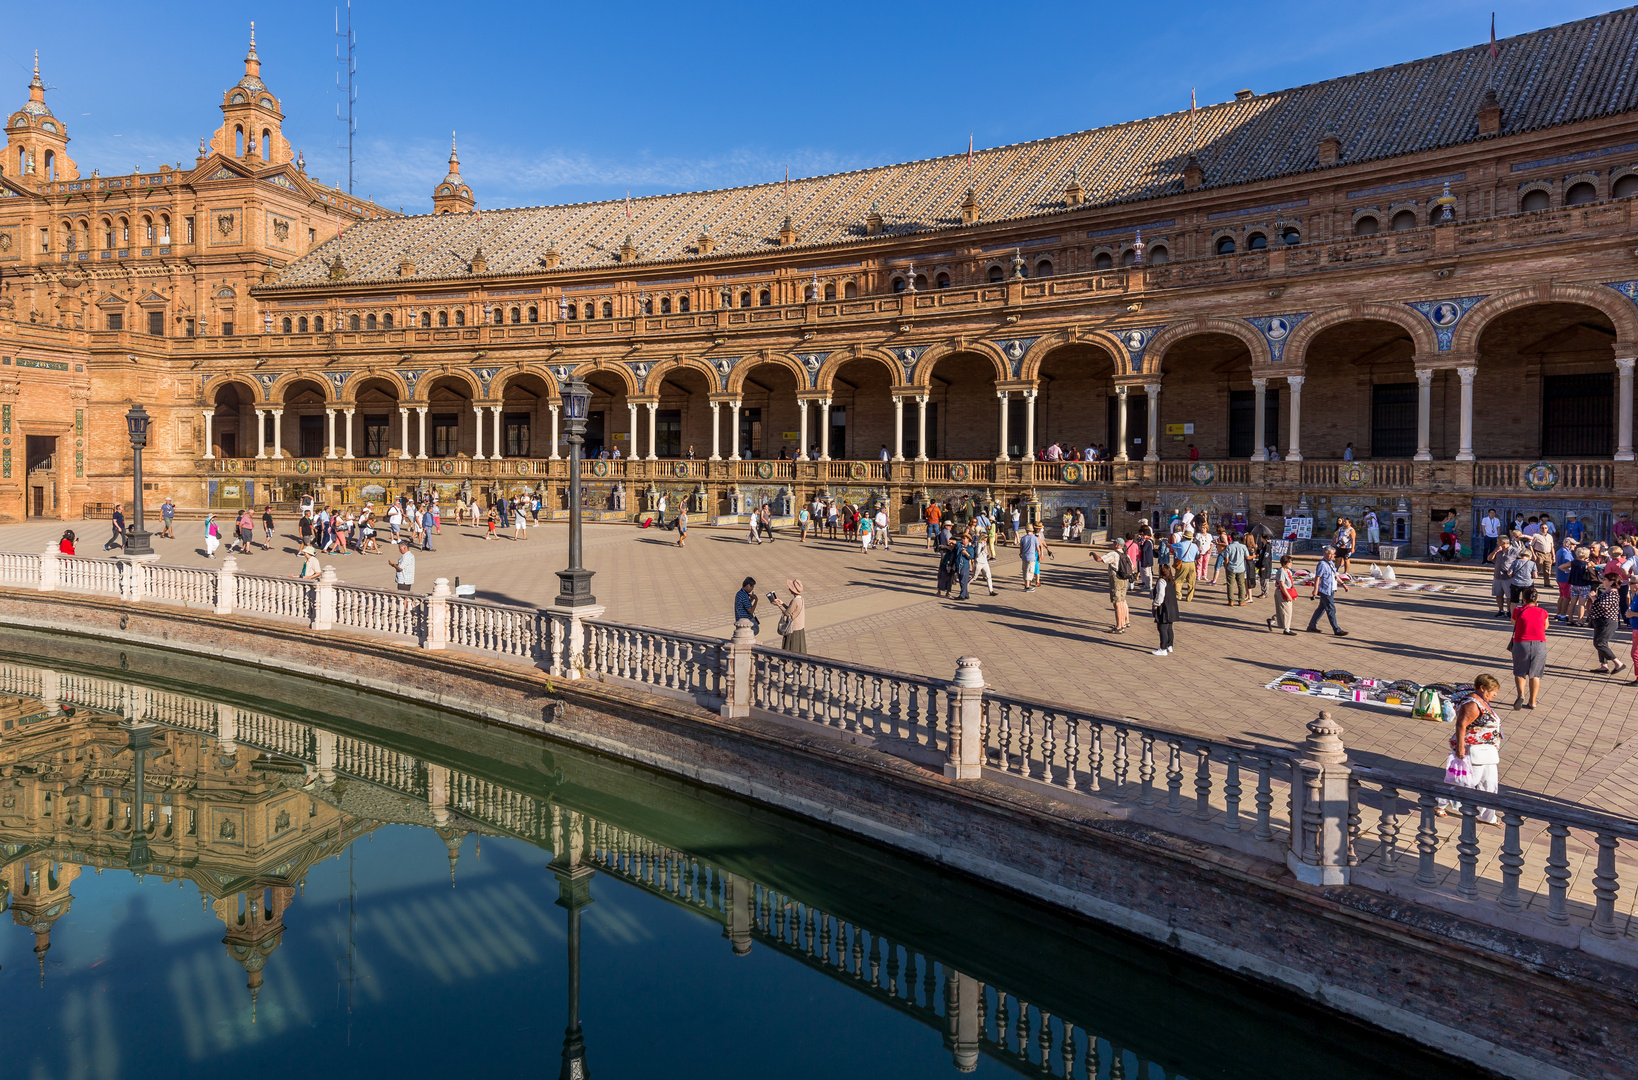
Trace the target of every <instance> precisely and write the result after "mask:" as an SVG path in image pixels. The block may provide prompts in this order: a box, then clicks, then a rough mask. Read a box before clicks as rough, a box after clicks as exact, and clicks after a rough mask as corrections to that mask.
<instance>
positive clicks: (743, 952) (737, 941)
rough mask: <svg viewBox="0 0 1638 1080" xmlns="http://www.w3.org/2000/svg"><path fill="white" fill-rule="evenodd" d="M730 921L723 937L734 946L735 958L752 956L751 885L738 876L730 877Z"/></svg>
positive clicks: (723, 932)
mask: <svg viewBox="0 0 1638 1080" xmlns="http://www.w3.org/2000/svg"><path fill="white" fill-rule="evenodd" d="M727 887H728V897H727V900H728V903H727V908H728V912H727V914H728V919H727V921H726V922H724V923H723V927H722V936H723V937H725V938H727V939H728V941H729V943H730V944H731V945H732V946H733V950H734V955H735V956H749V955H751V883H750V882H749V881H746V880H745V879H744V878H742V877H740V876H739V875H738V874H729V875H728V885H727Z"/></svg>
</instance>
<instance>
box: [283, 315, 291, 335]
mask: <svg viewBox="0 0 1638 1080" xmlns="http://www.w3.org/2000/svg"><path fill="white" fill-rule="evenodd" d="M284 332H285V333H287V334H288V333H289V332H290V318H289V316H286V317H285V320H284Z"/></svg>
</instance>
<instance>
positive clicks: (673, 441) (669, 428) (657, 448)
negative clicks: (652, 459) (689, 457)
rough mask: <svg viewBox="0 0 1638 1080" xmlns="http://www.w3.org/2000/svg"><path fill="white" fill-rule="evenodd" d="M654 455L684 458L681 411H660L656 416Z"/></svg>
mask: <svg viewBox="0 0 1638 1080" xmlns="http://www.w3.org/2000/svg"><path fill="white" fill-rule="evenodd" d="M654 453H655V454H656V455H658V456H659V457H663V458H680V457H682V410H681V409H660V410H659V411H657V412H656V413H655V414H654Z"/></svg>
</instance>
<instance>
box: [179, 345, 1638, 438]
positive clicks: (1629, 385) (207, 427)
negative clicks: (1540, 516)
mask: <svg viewBox="0 0 1638 1080" xmlns="http://www.w3.org/2000/svg"><path fill="white" fill-rule="evenodd" d="M1627 375H1628V380H1627V400H1628V402H1631V400H1632V389H1631V388H1632V380H1631V375H1632V361H1631V360H1628V361H1627ZM1628 412H1629V413H1630V412H1631V410H1630V409H1628ZM215 416H216V410H215V409H206V410H205V458H206V460H214V459H215V457H216V450H215V447H213V446H212V445H211V431H210V422H211V420H212V419H213V418H214V417H215ZM1627 426H1628V428H1631V426H1632V425H1630V424H1628V425H1627Z"/></svg>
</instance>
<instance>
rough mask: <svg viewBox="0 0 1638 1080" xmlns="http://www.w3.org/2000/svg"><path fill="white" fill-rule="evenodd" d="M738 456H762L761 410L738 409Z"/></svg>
mask: <svg viewBox="0 0 1638 1080" xmlns="http://www.w3.org/2000/svg"><path fill="white" fill-rule="evenodd" d="M739 456H740V457H742V458H760V457H761V456H762V410H761V409H741V410H739Z"/></svg>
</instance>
